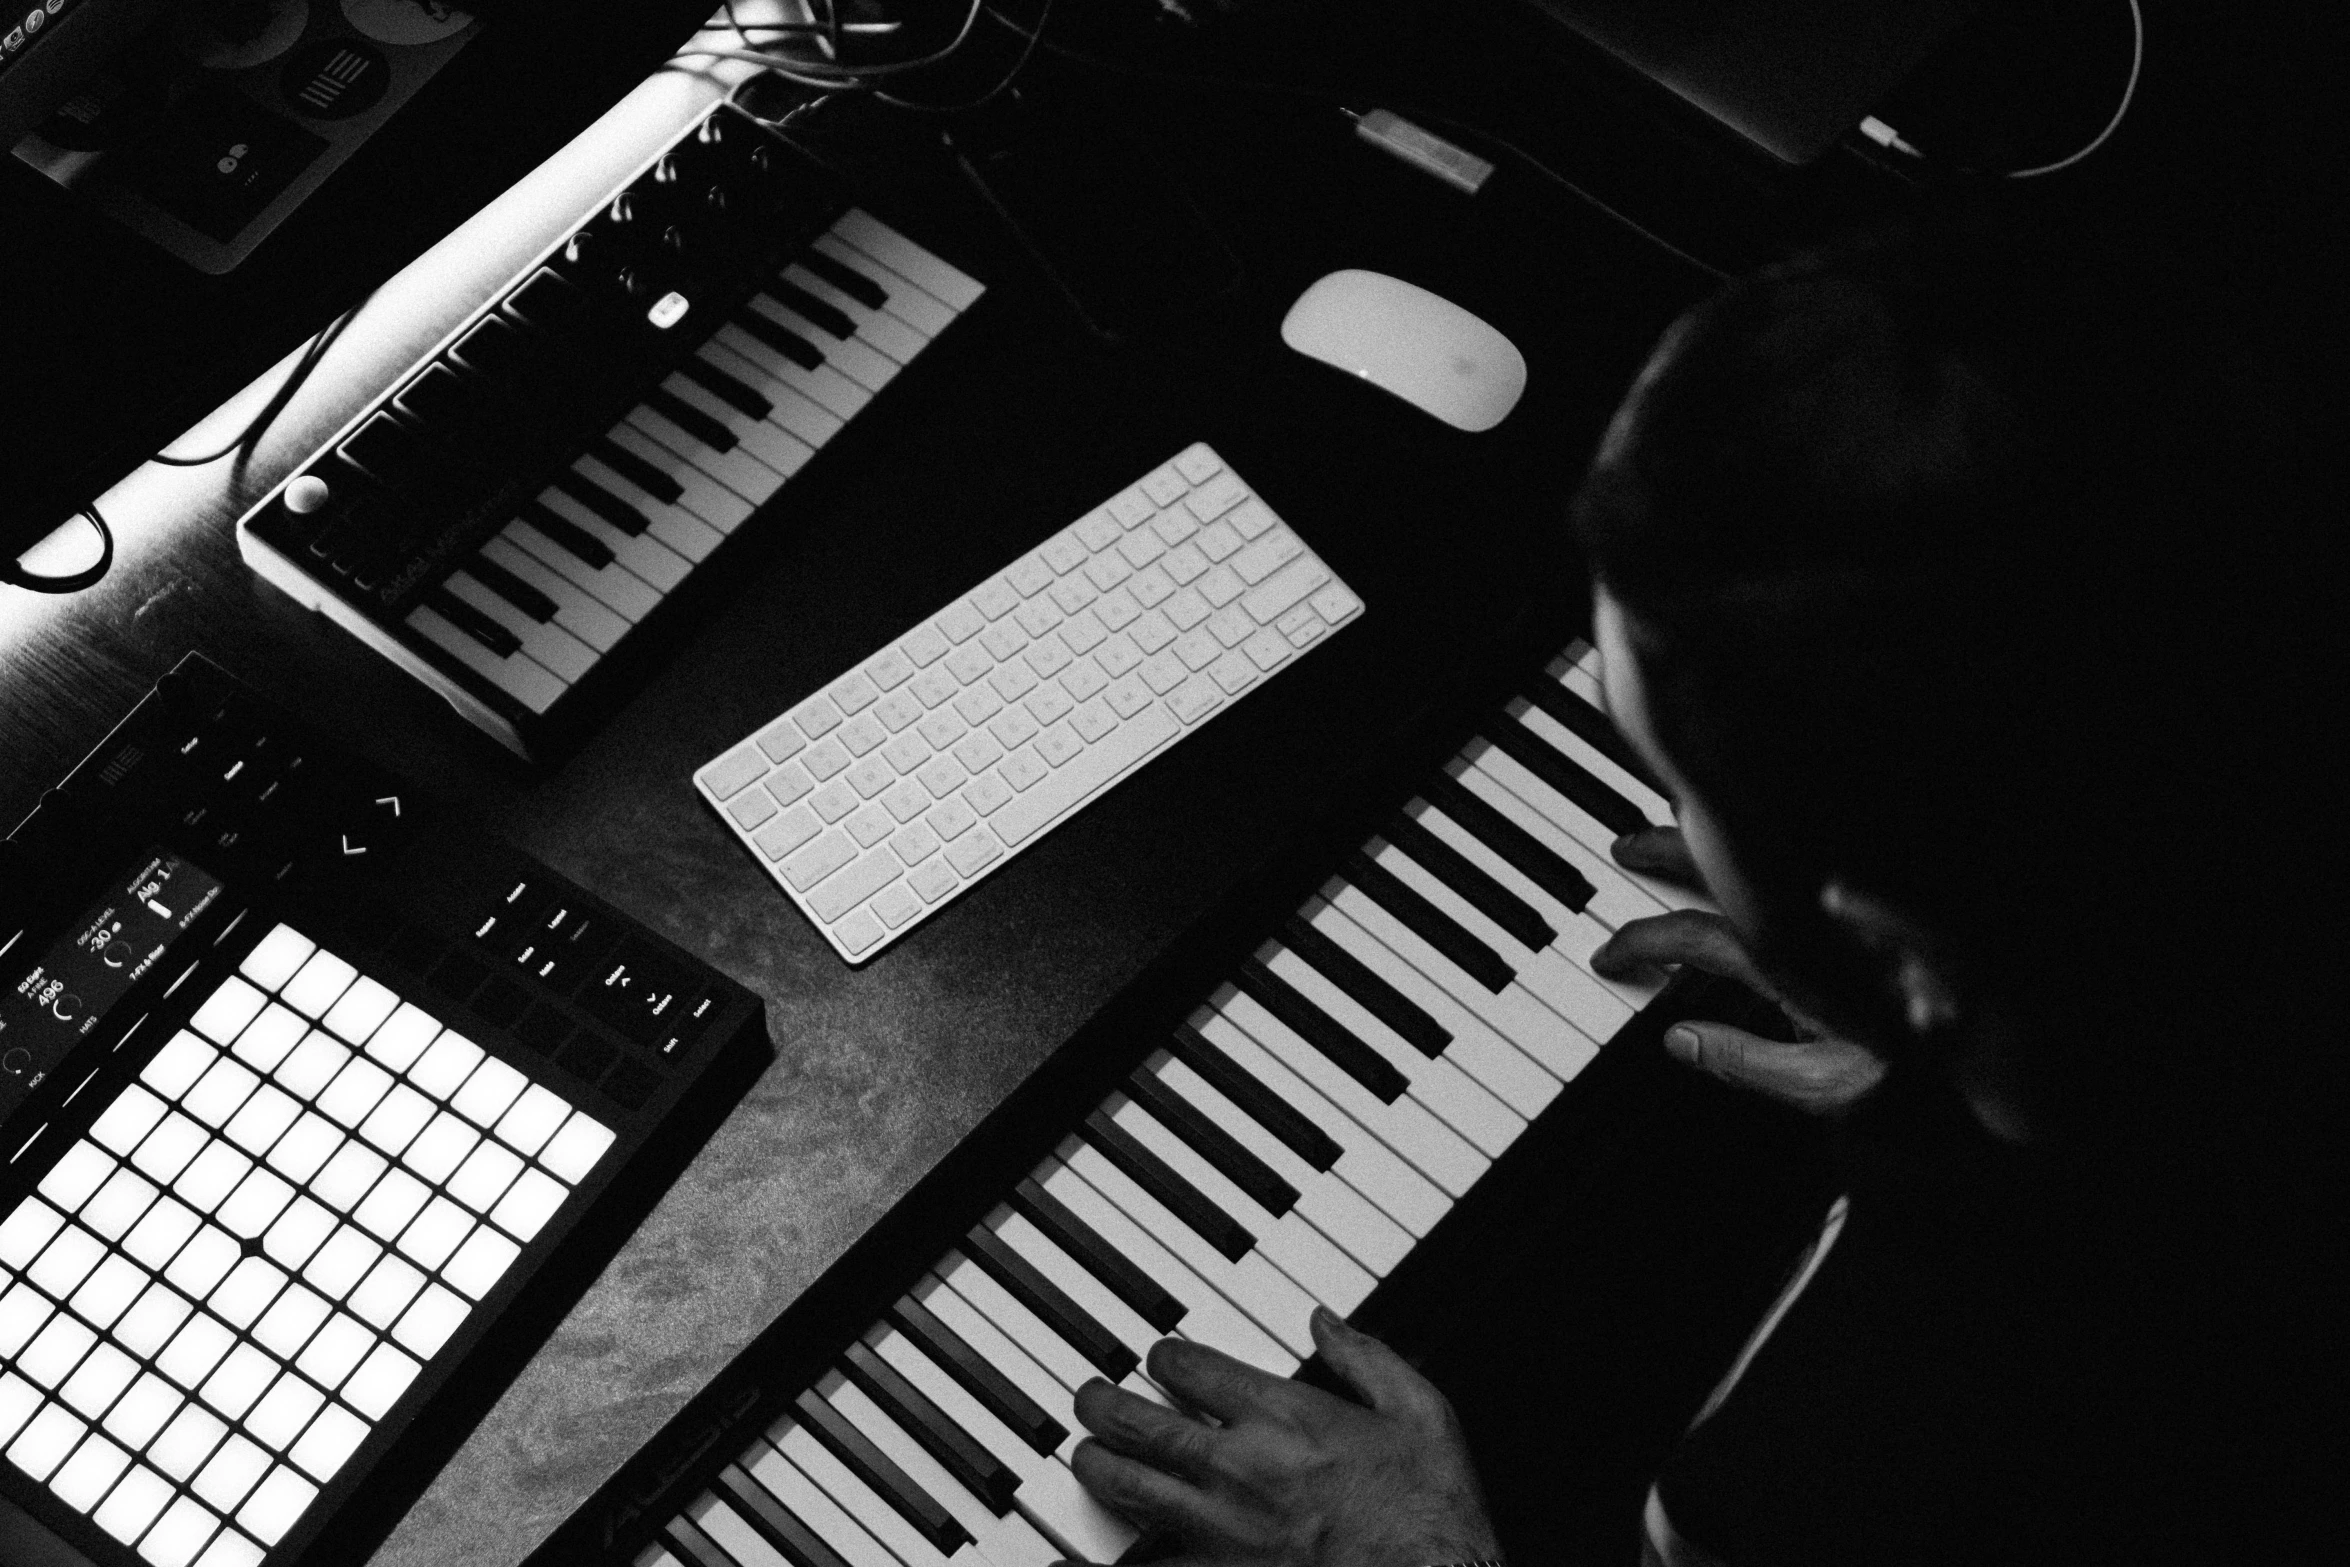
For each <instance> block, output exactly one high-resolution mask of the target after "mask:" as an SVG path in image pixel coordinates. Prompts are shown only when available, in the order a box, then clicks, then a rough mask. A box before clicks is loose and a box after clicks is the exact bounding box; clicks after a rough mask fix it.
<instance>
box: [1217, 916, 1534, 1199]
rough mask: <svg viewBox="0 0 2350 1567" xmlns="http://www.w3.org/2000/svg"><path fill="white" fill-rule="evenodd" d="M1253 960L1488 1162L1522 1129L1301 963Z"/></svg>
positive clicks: (1495, 1098) (1446, 1065)
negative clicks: (1373, 1057)
mask: <svg viewBox="0 0 2350 1567" xmlns="http://www.w3.org/2000/svg"><path fill="white" fill-rule="evenodd" d="M1257 958H1258V960H1259V961H1260V962H1263V963H1264V964H1265V965H1266V967H1267V968H1270V969H1273V972H1275V973H1276V974H1279V975H1280V976H1281V977H1282V978H1283V979H1286V980H1289V981H1290V982H1291V983H1292V984H1293V985H1294V986H1295V987H1296V988H1297V989H1298V990H1299V992H1300V993H1301V994H1303V995H1304V996H1305V997H1306V999H1307V1000H1309V1001H1312V1002H1313V1003H1314V1004H1315V1005H1317V1006H1319V1007H1320V1008H1321V1009H1322V1010H1323V1012H1325V1013H1326V1014H1328V1015H1329V1017H1330V1018H1331V1020H1332V1021H1333V1022H1335V1023H1337V1024H1339V1025H1340V1026H1341V1027H1343V1028H1345V1029H1346V1030H1347V1032H1348V1033H1349V1034H1351V1035H1353V1036H1354V1037H1355V1038H1356V1039H1358V1040H1360V1041H1362V1042H1363V1043H1364V1044H1367V1045H1369V1046H1370V1047H1371V1048H1372V1049H1373V1050H1375V1051H1377V1052H1378V1053H1379V1054H1380V1055H1381V1056H1382V1057H1384V1058H1385V1059H1386V1061H1387V1064H1388V1065H1390V1066H1392V1067H1394V1068H1395V1069H1396V1070H1397V1071H1398V1072H1400V1073H1402V1074H1403V1078H1404V1081H1405V1082H1407V1083H1409V1084H1410V1085H1411V1086H1410V1089H1409V1090H1408V1092H1409V1093H1410V1095H1411V1097H1412V1098H1414V1099H1416V1100H1418V1101H1419V1102H1420V1103H1421V1104H1423V1105H1425V1106H1427V1108H1428V1112H1429V1113H1430V1114H1431V1115H1433V1116H1435V1117H1436V1119H1438V1120H1439V1121H1442V1122H1443V1123H1444V1124H1445V1125H1446V1126H1449V1127H1451V1128H1452V1129H1453V1130H1454V1131H1455V1132H1458V1133H1459V1134H1460V1135H1461V1136H1462V1137H1464V1138H1466V1139H1467V1140H1468V1141H1469V1143H1470V1144H1471V1145H1472V1146H1473V1147H1475V1148H1476V1149H1477V1151H1478V1152H1480V1153H1482V1154H1484V1155H1485V1156H1486V1157H1487V1158H1488V1159H1495V1158H1499V1157H1500V1156H1501V1153H1502V1151H1503V1150H1504V1149H1506V1148H1508V1147H1509V1145H1510V1144H1512V1143H1514V1142H1516V1141H1517V1140H1518V1134H1519V1133H1520V1132H1523V1131H1524V1130H1525V1129H1526V1117H1525V1116H1523V1115H1521V1114H1519V1113H1518V1112H1517V1111H1515V1110H1513V1109H1511V1108H1510V1106H1509V1105H1508V1104H1507V1103H1506V1102H1505V1101H1504V1100H1503V1099H1502V1098H1501V1097H1500V1096H1499V1095H1497V1094H1495V1093H1494V1092H1493V1091H1492V1090H1491V1089H1489V1088H1487V1087H1486V1086H1485V1085H1484V1084H1483V1083H1480V1082H1479V1081H1477V1080H1476V1079H1475V1078H1473V1077H1471V1076H1470V1075H1469V1074H1468V1073H1467V1072H1466V1071H1464V1070H1463V1069H1462V1068H1461V1067H1460V1065H1459V1064H1458V1063H1456V1062H1454V1061H1450V1060H1447V1059H1444V1058H1442V1057H1436V1058H1431V1057H1428V1056H1425V1055H1422V1054H1421V1053H1420V1052H1419V1051H1418V1050H1415V1049H1414V1048H1412V1046H1410V1045H1409V1044H1407V1043H1405V1042H1404V1040H1403V1039H1401V1038H1400V1037H1398V1036H1397V1035H1396V1034H1394V1033H1393V1032H1392V1031H1390V1030H1389V1029H1388V1028H1387V1026H1386V1025H1385V1024H1383V1023H1381V1022H1380V1021H1379V1020H1378V1019H1377V1018H1375V1017H1373V1016H1372V1015H1371V1014H1370V1013H1369V1012H1367V1011H1365V1010H1364V1009H1363V1008H1362V1007H1361V1006H1360V1005H1358V1004H1357V1003H1356V1002H1355V1001H1354V999H1353V998H1352V997H1350V996H1348V995H1347V994H1346V993H1345V992H1344V991H1342V990H1340V989H1339V988H1338V987H1337V986H1335V985H1333V984H1331V983H1330V982H1329V981H1328V980H1327V979H1324V978H1323V977H1322V976H1321V975H1320V974H1319V973H1317V972H1315V970H1314V969H1313V967H1312V966H1311V965H1310V964H1308V963H1306V962H1305V961H1304V960H1303V959H1302V958H1299V957H1297V956H1296V955H1294V954H1292V953H1290V952H1288V951H1286V950H1285V949H1283V948H1281V947H1280V946H1279V945H1278V944H1277V943H1272V942H1268V943H1267V944H1266V945H1265V946H1263V947H1260V948H1259V949H1258V950H1257ZM1276 959H1278V960H1279V961H1280V963H1281V966H1280V967H1278V968H1275V967H1274V960H1276ZM1525 1068H1526V1070H1527V1071H1528V1072H1530V1073H1532V1074H1533V1075H1534V1076H1535V1077H1537V1078H1540V1077H1543V1076H1545V1074H1543V1073H1541V1072H1540V1071H1537V1070H1536V1069H1535V1068H1534V1065H1533V1063H1532V1062H1526V1063H1525Z"/></svg>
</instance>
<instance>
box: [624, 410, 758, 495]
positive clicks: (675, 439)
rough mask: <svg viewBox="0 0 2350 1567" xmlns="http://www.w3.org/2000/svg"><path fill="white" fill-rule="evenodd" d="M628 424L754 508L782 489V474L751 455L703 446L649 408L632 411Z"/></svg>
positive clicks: (737, 448)
mask: <svg viewBox="0 0 2350 1567" xmlns="http://www.w3.org/2000/svg"><path fill="white" fill-rule="evenodd" d="M627 422H628V424H629V426H630V427H631V428H632V429H634V430H635V431H636V433H637V434H639V435H642V436H644V437H645V438H646V439H647V440H650V441H653V442H655V443H656V444H658V445H661V446H665V447H667V448H669V450H670V451H672V452H674V453H676V454H677V455H678V456H680V457H683V458H684V459H685V460H686V461H688V462H690V463H692V464H693V465H694V466H695V467H696V468H699V469H700V470H701V471H702V472H704V473H706V474H708V475H709V476H710V477H711V478H713V479H716V480H717V481H718V482H719V483H720V484H723V485H725V486H726V487H727V488H728V489H730V490H732V491H734V493H735V494H737V495H739V496H741V497H742V498H743V499H744V500H746V501H749V502H750V503H751V504H752V505H753V506H758V505H762V504H764V503H765V502H766V501H767V500H768V498H769V497H771V496H773V495H774V494H775V492H776V491H777V490H780V489H782V488H783V475H782V474H780V473H777V472H776V471H775V470H774V469H773V468H770V467H768V466H767V465H766V464H765V463H763V462H761V461H760V460H759V459H758V458H757V457H755V456H753V455H752V454H751V453H749V452H747V451H744V450H743V449H742V448H741V447H739V446H737V447H735V448H734V449H733V450H732V451H725V452H721V451H717V450H714V449H712V448H710V447H708V446H704V445H703V444H702V443H701V442H700V441H698V440H696V439H695V438H694V437H693V436H691V435H689V434H687V433H686V432H685V431H683V430H681V429H679V428H678V427H677V426H676V425H674V424H672V423H671V422H670V421H669V420H668V419H667V418H665V417H663V416H662V415H660V414H658V413H655V412H654V411H653V410H652V409H650V408H637V409H634V410H631V412H630V413H629V416H628V420H627ZM614 438H615V439H617V438H618V437H617V433H615V437H614Z"/></svg>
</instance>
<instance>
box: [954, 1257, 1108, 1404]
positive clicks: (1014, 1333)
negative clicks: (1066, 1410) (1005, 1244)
mask: <svg viewBox="0 0 2350 1567" xmlns="http://www.w3.org/2000/svg"><path fill="white" fill-rule="evenodd" d="M934 1277H936V1278H938V1279H939V1280H940V1281H942V1282H943V1283H944V1284H945V1285H946V1287H947V1289H948V1291H949V1292H950V1293H952V1294H954V1295H955V1296H957V1297H958V1298H960V1299H961V1300H962V1301H963V1302H964V1303H965V1304H967V1305H968V1306H970V1308H971V1309H972V1310H973V1311H976V1312H978V1313H979V1314H980V1315H981V1316H983V1317H985V1318H986V1319H987V1320H988V1321H990V1322H992V1323H994V1324H995V1325H996V1327H997V1329H998V1330H1000V1331H1001V1332H1002V1333H1003V1335H1004V1336H1005V1337H1006V1338H1008V1339H1010V1340H1011V1341H1012V1342H1013V1343H1015V1344H1018V1345H1019V1346H1020V1347H1021V1348H1022V1349H1025V1350H1026V1351H1027V1352H1028V1353H1029V1355H1030V1356H1031V1357H1032V1358H1033V1359H1034V1360H1035V1361H1036V1363H1037V1364H1038V1365H1040V1366H1042V1367H1043V1368H1044V1369H1045V1370H1046V1371H1048V1372H1050V1373H1051V1374H1052V1376H1053V1379H1054V1380H1055V1381H1057V1382H1059V1383H1060V1384H1061V1385H1062V1386H1063V1387H1066V1388H1068V1389H1069V1390H1070V1391H1071V1392H1075V1391H1076V1390H1077V1389H1079V1388H1081V1387H1083V1386H1085V1384H1086V1383H1088V1382H1090V1381H1092V1380H1093V1379H1094V1378H1095V1377H1097V1376H1099V1375H1101V1373H1100V1372H1098V1371H1096V1370H1095V1369H1094V1366H1093V1362H1092V1361H1090V1360H1087V1359H1086V1358H1085V1356H1084V1355H1082V1354H1080V1353H1079V1352H1078V1350H1077V1346H1075V1345H1074V1344H1071V1343H1070V1342H1069V1341H1068V1340H1067V1339H1065V1338H1063V1337H1061V1335H1060V1334H1059V1333H1057V1332H1055V1331H1054V1330H1053V1329H1052V1328H1051V1327H1049V1326H1047V1325H1046V1323H1045V1320H1044V1319H1043V1318H1042V1317H1040V1316H1038V1315H1037V1314H1036V1313H1035V1312H1033V1311H1030V1310H1029V1309H1028V1308H1027V1307H1026V1306H1023V1305H1021V1304H1020V1302H1019V1301H1017V1300H1015V1299H1013V1298H1012V1292H1011V1291H1010V1290H1007V1289H1005V1288H1004V1287H1003V1286H1002V1285H1001V1284H998V1283H997V1282H996V1281H995V1279H994V1277H993V1276H992V1275H990V1274H989V1273H988V1271H987V1270H986V1269H985V1268H982V1267H981V1266H979V1264H977V1263H976V1262H973V1261H971V1260H970V1259H969V1258H967V1257H948V1258H944V1259H941V1261H940V1263H939V1265H938V1267H937V1268H936V1269H935V1270H934Z"/></svg>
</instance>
